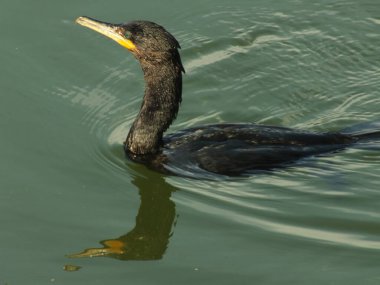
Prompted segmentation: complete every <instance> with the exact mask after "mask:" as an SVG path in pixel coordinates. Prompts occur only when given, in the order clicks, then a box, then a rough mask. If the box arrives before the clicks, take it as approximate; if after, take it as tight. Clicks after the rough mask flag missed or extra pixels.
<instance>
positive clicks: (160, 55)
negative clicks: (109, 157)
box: [76, 17, 378, 176]
mask: <svg viewBox="0 0 380 285" xmlns="http://www.w3.org/2000/svg"><path fill="white" fill-rule="evenodd" d="M76 22H77V23H78V24H80V25H82V26H85V27H88V28H90V29H93V30H95V31H97V32H99V33H101V34H103V35H105V36H107V37H109V38H111V39H113V40H115V41H116V42H118V43H119V44H120V45H122V46H123V47H125V48H127V49H128V50H129V51H130V52H132V54H133V55H134V56H135V57H136V59H137V60H138V61H139V62H140V65H141V68H142V70H143V73H144V79H145V83H146V87H145V95H144V99H143V102H142V105H141V109H140V112H139V114H138V115H137V117H136V119H135V121H134V122H133V125H132V127H131V129H130V131H129V133H128V136H127V138H126V141H125V142H124V149H125V152H126V154H127V156H128V157H129V158H130V159H132V160H133V161H137V162H140V163H144V164H146V165H147V166H149V167H151V168H153V169H156V170H159V171H163V172H166V173H174V174H180V175H188V176H196V175H197V173H202V172H203V173H206V172H207V173H210V172H211V173H217V174H222V175H230V176H235V175H242V174H247V173H251V172H252V171H258V170H270V169H273V168H277V167H282V166H285V165H288V164H289V163H291V162H294V161H295V160H297V159H299V158H302V157H305V156H310V155H317V154H322V153H327V152H333V151H336V150H340V149H343V148H345V147H346V146H348V145H350V144H353V143H355V142H357V141H359V140H361V139H364V138H368V137H371V136H372V135H373V133H370V134H369V133H365V134H362V135H351V134H343V133H330V132H327V133H314V132H308V131H302V130H295V129H289V128H283V127H274V126H263V125H255V124H214V125H205V126H199V127H194V128H189V129H185V130H182V131H179V132H176V133H174V134H169V135H166V136H165V137H164V136H163V133H164V132H165V131H166V130H167V129H168V127H169V126H170V124H171V123H172V122H173V120H174V119H175V118H176V116H177V112H178V108H179V105H180V103H181V100H182V73H184V72H185V70H184V68H183V65H182V62H181V57H180V55H179V52H178V49H179V48H180V45H179V43H178V41H177V40H176V39H175V38H174V36H173V35H171V34H170V33H169V32H168V31H167V30H165V28H163V27H162V26H160V25H158V24H155V23H153V22H148V21H133V22H129V23H125V24H110V23H105V22H101V21H98V20H94V19H91V18H88V17H79V18H78V19H77V20H76ZM376 134H377V135H378V131H377V132H376Z"/></svg>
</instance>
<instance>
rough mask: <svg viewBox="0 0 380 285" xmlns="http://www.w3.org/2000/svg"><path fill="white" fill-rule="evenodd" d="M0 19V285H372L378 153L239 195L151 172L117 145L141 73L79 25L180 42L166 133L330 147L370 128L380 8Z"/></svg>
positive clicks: (134, 6) (379, 218)
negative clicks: (337, 134)
mask: <svg viewBox="0 0 380 285" xmlns="http://www.w3.org/2000/svg"><path fill="white" fill-rule="evenodd" d="M1 6H2V7H1V10H0V35H1V45H0V62H1V67H0V69H1V77H0V100H1V101H0V129H1V140H0V158H1V160H0V211H1V212H0V225H1V227H2V231H1V234H0V265H1V266H0V285H3V284H9V285H13V284H39V285H43V284H110V285H114V284H134V285H136V284H218V285H219V284H345V285H346V284H355V285H356V284H380V270H379V268H380V210H379V209H380V182H379V177H380V176H379V175H380V164H379V161H380V151H379V148H378V147H376V145H374V146H372V147H367V148H358V147H356V148H350V149H347V150H345V151H342V152H339V153H335V154H333V155H328V156H323V157H318V158H310V159H306V160H303V161H301V162H299V163H297V164H295V165H294V166H292V167H290V168H287V169H282V170H277V171H274V172H272V173H266V174H258V175H253V176H251V177H249V178H245V179H231V180H225V181H205V180H194V179H187V178H180V177H166V176H163V175H161V174H156V173H153V172H151V171H149V170H147V169H146V168H145V167H143V166H140V165H136V164H134V163H132V162H130V161H127V160H126V159H125V157H124V155H123V151H122V144H121V143H122V141H123V139H124V138H125V136H126V133H127V130H128V128H129V126H130V125H131V123H132V121H133V118H134V116H135V115H136V114H137V112H138V109H139V106H140V103H141V101H140V100H141V96H142V92H143V80H142V73H141V71H140V69H139V65H138V63H137V62H135V60H134V58H133V57H132V56H131V55H130V54H128V52H127V51H125V50H123V49H122V48H121V47H119V46H118V45H116V44H115V43H114V42H111V41H110V40H108V39H105V38H104V37H102V36H100V35H97V34H96V33H94V32H92V31H89V30H87V29H84V28H83V27H80V26H78V25H76V24H75V23H74V20H75V18H76V17H77V16H81V15H87V16H91V17H94V18H98V19H101V20H105V21H110V22H124V21H128V20H134V19H147V20H152V21H155V22H158V23H160V24H162V25H164V26H165V27H166V28H167V29H168V30H169V31H171V32H172V33H173V34H174V35H175V36H176V37H177V39H178V40H179V41H180V43H181V45H182V51H181V54H182V58H183V63H184V66H185V69H186V71H187V73H186V75H185V77H184V94H183V99H184V100H183V104H182V106H181V110H180V114H179V116H178V118H177V120H176V121H175V123H174V125H173V126H172V128H171V129H170V131H175V130H179V129H181V128H185V127H190V126H195V125H198V124H206V123H217V122H256V123H262V124H271V125H281V126H287V127H296V128H303V129H308V130H316V131H322V130H325V131H326V130H329V131H333V130H339V129H343V128H346V127H350V126H353V125H357V124H366V123H370V122H375V121H379V120H380V97H379V92H380V84H379V76H380V52H379V46H380V16H379V15H380V3H379V2H378V0H362V1H327V0H323V1H317V2H315V1H309V0H294V1H273V0H269V1H268V0H266V1H262V0H253V1H248V0H236V1H224V0H223V1H215V0H213V1H211V0H210V1H204V0H202V1H168V0H164V1H128V0H124V1H121V0H110V1H99V0H95V1H88V0H79V1H47V0H36V1H33V2H28V1H21V0H12V1H10V0H3V1H2V5H1ZM86 250H87V251H86ZM107 250H108V251H107ZM111 251H112V252H111ZM80 253H82V254H84V255H86V253H87V255H91V254H92V255H101V254H106V255H108V257H93V258H90V257H83V258H70V257H69V256H70V255H72V254H80ZM66 265H73V266H78V268H75V267H68V268H67V270H64V266H66ZM79 267H80V268H79ZM74 269H79V270H77V271H70V270H74Z"/></svg>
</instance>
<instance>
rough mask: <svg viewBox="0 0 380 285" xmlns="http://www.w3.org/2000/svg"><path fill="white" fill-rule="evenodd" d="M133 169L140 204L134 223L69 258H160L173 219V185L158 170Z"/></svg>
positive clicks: (136, 167)
mask: <svg viewBox="0 0 380 285" xmlns="http://www.w3.org/2000/svg"><path fill="white" fill-rule="evenodd" d="M131 167H132V168H134V172H135V175H134V179H133V184H134V185H136V186H137V188H138V189H139V194H140V197H141V204H140V208H139V211H138V214H137V216H136V225H135V227H134V228H133V229H132V230H131V231H129V232H128V233H127V234H125V235H122V236H120V237H118V238H115V239H107V240H103V241H101V242H100V243H101V244H102V245H103V247H100V248H88V249H86V250H84V251H83V252H81V253H76V254H71V255H69V257H72V258H76V257H96V256H107V257H112V258H116V259H121V260H155V259H161V258H162V257H163V255H164V254H165V251H166V249H167V247H168V243H169V238H170V236H171V234H172V227H173V224H174V220H175V204H174V202H173V201H171V200H170V196H171V193H172V192H173V191H175V190H176V188H175V187H173V186H172V185H170V184H168V183H167V182H166V181H165V178H164V177H163V176H162V175H161V174H158V173H154V172H151V171H148V170H145V169H143V168H142V167H141V166H131Z"/></svg>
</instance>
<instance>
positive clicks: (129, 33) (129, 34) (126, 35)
mask: <svg viewBox="0 0 380 285" xmlns="http://www.w3.org/2000/svg"><path fill="white" fill-rule="evenodd" d="M124 36H125V37H126V38H127V39H129V38H130V37H131V36H132V33H131V32H130V31H125V33H124Z"/></svg>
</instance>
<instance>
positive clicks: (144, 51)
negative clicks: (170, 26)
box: [76, 17, 183, 69]
mask: <svg viewBox="0 0 380 285" xmlns="http://www.w3.org/2000/svg"><path fill="white" fill-rule="evenodd" d="M76 22H77V23H78V24H80V25H82V26H85V27H87V28H90V29H92V30H94V31H96V32H99V33H101V34H103V35H105V36H106V37H109V38H111V39H112V40H114V41H116V42H117V43H118V44H120V45H121V46H123V47H125V48H127V49H128V50H129V51H131V52H132V53H133V54H134V55H135V56H136V57H137V58H143V57H155V56H158V57H159V56H162V54H165V53H169V54H171V53H175V54H178V51H177V50H178V49H179V48H180V45H179V43H178V41H177V40H176V39H175V38H174V36H173V35H171V34H170V33H169V32H168V31H167V30H165V28H163V27H162V26H160V25H158V24H156V23H153V22H149V21H133V22H129V23H124V24H110V23H106V22H102V21H98V20H95V19H91V18H88V17H79V18H78V19H77V20H76ZM181 69H183V68H182V64H181Z"/></svg>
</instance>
